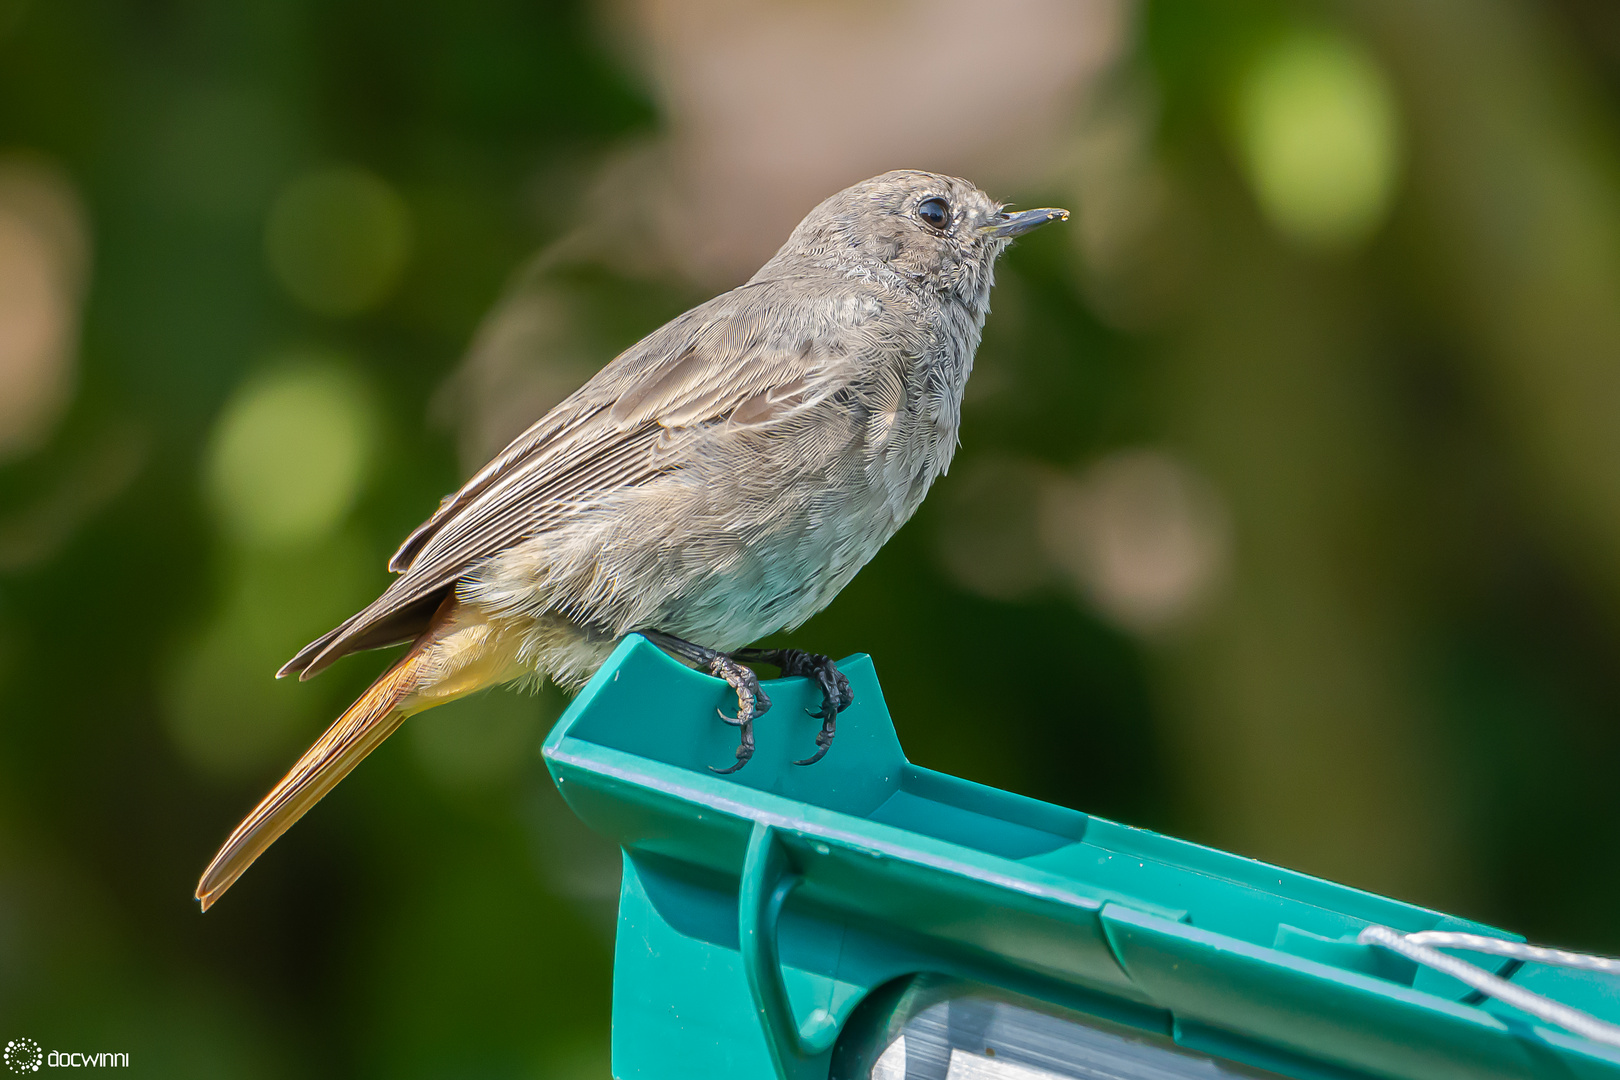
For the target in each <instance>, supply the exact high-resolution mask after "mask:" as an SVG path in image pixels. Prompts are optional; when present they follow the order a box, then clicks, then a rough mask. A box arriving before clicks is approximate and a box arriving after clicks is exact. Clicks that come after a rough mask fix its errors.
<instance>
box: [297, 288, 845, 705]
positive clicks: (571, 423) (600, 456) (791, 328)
mask: <svg viewBox="0 0 1620 1080" xmlns="http://www.w3.org/2000/svg"><path fill="white" fill-rule="evenodd" d="M803 296H804V291H803V290H799V291H797V292H796V293H795V291H792V290H785V289H783V288H782V287H781V285H780V283H777V282H771V281H764V282H756V283H751V284H749V285H745V286H743V287H741V288H739V289H734V290H732V291H731V292H729V293H725V294H723V295H721V296H718V297H716V298H715V299H713V300H711V301H709V302H708V303H706V304H703V305H700V306H699V307H696V308H693V309H692V310H691V311H689V312H687V313H686V314H684V315H682V316H680V317H679V318H677V319H675V320H673V321H672V322H670V323H668V324H666V325H665V326H664V327H662V328H661V329H659V330H656V331H654V332H653V333H652V334H650V335H649V336H648V337H646V338H645V339H643V340H642V341H641V342H640V343H638V344H637V345H635V346H632V347H631V348H630V349H628V350H626V351H625V352H624V353H622V354H620V355H619V357H618V358H617V359H615V360H614V361H613V362H612V363H610V364H609V365H608V366H607V367H605V368H603V369H602V370H601V371H600V372H598V373H597V374H596V375H595V376H594V377H593V378H592V379H591V380H590V382H588V383H586V384H585V386H583V387H582V388H580V390H579V391H578V392H576V393H575V394H574V395H573V396H572V397H570V398H568V399H567V400H565V401H563V402H562V403H561V404H559V405H558V406H557V407H556V408H555V409H553V410H552V411H551V412H550V413H548V414H546V416H544V417H543V418H542V419H541V420H540V421H538V422H537V423H536V424H535V425H534V426H533V427H531V428H529V430H528V431H526V432H524V433H523V434H522V435H520V436H518V438H517V439H516V440H514V441H513V442H512V444H511V445H510V446H508V447H507V448H506V449H505V450H503V451H502V452H501V453H500V454H499V455H498V456H497V457H496V458H495V459H494V460H493V461H491V462H490V463H489V464H488V465H486V466H485V467H484V468H483V469H481V470H479V472H478V473H477V475H475V476H474V477H473V478H472V479H471V480H469V481H468V482H467V483H466V484H465V485H464V486H463V487H462V488H461V489H460V490H459V491H457V492H456V493H455V494H454V495H451V496H450V497H449V498H447V499H445V500H444V502H442V503H441V504H440V506H439V509H438V510H437V511H436V512H435V513H434V514H433V516H432V517H431V518H429V519H428V521H427V522H426V523H424V524H423V525H422V526H421V527H420V528H418V529H417V530H416V531H415V532H413V533H412V534H411V536H410V537H409V538H408V539H407V540H406V541H405V543H404V544H403V545H402V546H401V547H400V549H399V551H398V552H397V553H396V554H395V556H394V559H393V561H392V562H391V563H390V567H391V568H392V569H395V570H397V571H400V572H401V576H400V577H399V578H398V579H397V580H396V581H394V582H393V584H391V585H390V586H389V587H388V589H387V590H386V591H385V592H384V593H383V594H382V595H381V596H379V597H378V598H377V599H376V601H374V602H373V603H372V604H371V605H370V606H369V607H367V608H366V609H365V610H363V611H361V612H359V613H358V614H356V615H355V616H353V617H352V618H350V619H349V620H348V621H346V622H345V623H343V624H342V625H341V626H338V627H337V628H335V629H334V630H332V631H331V632H330V633H328V634H326V635H325V636H323V637H321V638H319V639H317V640H316V641H313V642H311V643H310V644H309V645H308V646H306V647H305V648H304V649H303V650H302V651H301V652H300V653H299V654H298V655H297V656H295V657H294V658H293V659H292V660H290V661H289V662H288V663H287V665H286V666H285V667H283V668H282V669H281V672H280V674H282V675H287V674H292V673H294V672H297V673H298V674H299V676H300V678H306V679H307V678H309V677H310V676H312V675H314V674H316V673H317V672H319V671H320V670H322V669H323V668H325V667H326V666H327V665H328V664H330V663H331V662H332V661H333V660H336V659H337V658H338V657H340V656H342V655H344V654H345V653H348V652H352V651H355V650H357V649H363V648H376V647H380V646H382V645H387V644H393V643H394V642H397V641H401V640H405V639H406V638H409V637H413V636H415V633H416V632H418V631H419V629H420V627H418V626H417V624H418V623H421V624H422V625H424V626H425V621H426V619H427V617H428V616H430V615H431V613H432V609H433V608H434V607H436V606H437V604H438V601H439V600H440V599H441V598H442V597H443V596H444V594H445V592H446V590H448V589H449V588H451V587H452V586H453V585H454V583H455V582H456V580H457V579H458V578H460V577H461V576H462V575H463V574H465V573H466V572H467V571H468V570H469V569H471V568H472V567H473V566H475V565H476V564H477V563H479V562H480V561H481V560H483V559H485V558H488V557H489V556H491V555H494V554H496V553H498V552H500V551H502V550H504V549H505V548H507V547H509V546H510V545H512V544H513V543H515V542H517V541H519V540H521V539H524V538H527V537H530V536H535V535H538V534H539V533H541V532H544V531H545V530H546V528H547V526H548V523H550V522H553V521H555V520H556V519H557V518H558V517H559V516H561V515H562V514H565V513H567V512H568V510H569V508H570V507H572V506H577V505H578V504H579V503H581V502H583V501H587V500H589V499H590V498H592V496H593V495H595V494H597V493H600V492H602V491H605V490H611V489H613V488H617V487H620V486H624V485H632V484H637V483H641V482H645V481H646V480H648V479H650V478H652V477H653V476H656V475H658V474H659V473H661V472H663V471H665V470H667V469H668V468H669V463H668V462H667V461H665V460H663V459H662V458H661V456H660V454H659V452H658V450H659V444H660V439H661V438H662V437H664V436H665V435H666V434H667V433H668V432H669V431H671V430H673V429H682V428H693V427H701V426H703V425H707V424H713V423H719V422H722V421H729V422H732V423H739V424H758V423H768V422H770V421H771V420H773V419H776V418H778V417H780V416H782V415H785V413H786V412H788V411H793V410H797V409H798V408H800V407H803V406H805V405H807V404H809V403H811V401H812V400H813V399H814V398H816V397H818V396H819V393H818V390H817V388H818V387H826V386H828V385H830V384H831V383H832V382H835V381H836V380H826V379H821V378H818V377H817V376H818V375H821V374H825V373H826V372H827V371H828V369H829V366H830V365H832V364H836V363H840V362H841V361H842V359H843V357H842V356H841V355H840V352H841V351H840V350H838V349H836V348H835V347H834V346H833V343H832V342H830V341H829V340H828V336H829V335H827V334H826V332H825V331H824V330H818V329H817V326H818V324H819V325H820V326H822V327H825V326H826V325H828V323H827V321H826V320H823V319H817V318H814V317H812V315H811V313H809V312H808V311H807V310H806V309H805V308H803V307H801V308H799V309H798V310H795V309H794V306H795V305H804V304H806V303H807V301H805V300H804V299H802V297H803Z"/></svg>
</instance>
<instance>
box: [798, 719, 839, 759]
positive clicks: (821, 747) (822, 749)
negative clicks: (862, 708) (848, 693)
mask: <svg viewBox="0 0 1620 1080" xmlns="http://www.w3.org/2000/svg"><path fill="white" fill-rule="evenodd" d="M835 715H836V714H835ZM835 734H836V732H835V731H834V730H833V722H832V721H831V720H828V721H827V722H826V723H825V724H823V725H822V728H821V731H819V732H818V733H817V734H816V752H815V753H813V754H811V755H810V756H809V757H807V758H805V759H804V760H803V761H795V762H794V763H793V764H795V765H814V764H815V763H816V762H818V761H820V760H821V759H822V758H824V757H826V756H827V751H828V750H831V749H832V741H833V735H835Z"/></svg>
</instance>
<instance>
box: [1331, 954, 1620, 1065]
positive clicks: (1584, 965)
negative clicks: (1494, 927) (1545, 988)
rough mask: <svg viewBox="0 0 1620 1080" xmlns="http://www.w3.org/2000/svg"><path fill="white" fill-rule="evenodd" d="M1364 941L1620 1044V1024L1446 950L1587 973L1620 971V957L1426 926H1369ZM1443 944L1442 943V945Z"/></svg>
mask: <svg viewBox="0 0 1620 1080" xmlns="http://www.w3.org/2000/svg"><path fill="white" fill-rule="evenodd" d="M1356 940H1357V941H1359V942H1360V943H1361V944H1363V945H1378V946H1381V947H1383V948H1385V949H1388V950H1390V951H1391V952H1395V953H1399V954H1400V955H1402V956H1404V957H1406V958H1407V959H1408V960H1412V961H1415V962H1416V963H1419V964H1422V965H1424V966H1425V967H1430V968H1433V969H1434V970H1436V971H1438V972H1441V973H1442V974H1445V975H1450V976H1451V977H1452V978H1454V979H1456V980H1457V981H1458V982H1461V983H1466V984H1467V985H1468V986H1471V987H1473V988H1474V989H1475V990H1478V991H1479V992H1480V993H1482V994H1487V995H1489V996H1491V997H1493V998H1496V999H1497V1000H1498V1001H1502V1002H1505V1003H1507V1004H1509V1005H1512V1006H1513V1007H1514V1008H1516V1009H1519V1010H1521V1011H1523V1012H1526V1013H1529V1014H1530V1015H1531V1016H1534V1017H1536V1018H1537V1019H1538V1020H1545V1021H1546V1022H1547V1023H1549V1024H1556V1025H1557V1026H1559V1027H1561V1028H1563V1029H1564V1030H1565V1031H1571V1032H1574V1033H1575V1034H1577V1035H1582V1036H1585V1037H1586V1038H1588V1039H1591V1040H1592V1041H1593V1042H1598V1043H1603V1044H1604V1045H1605V1046H1615V1047H1620V1027H1617V1026H1616V1025H1614V1024H1610V1023H1607V1022H1605V1021H1603V1020H1599V1019H1598V1018H1597V1017H1595V1016H1592V1015H1590V1014H1589V1013H1584V1012H1582V1011H1581V1010H1579V1009H1573V1008H1571V1007H1569V1006H1568V1005H1565V1004H1562V1003H1561V1002H1557V1001H1554V1000H1552V999H1551V998H1548V997H1543V996H1542V995H1541V994H1537V993H1534V992H1532V991H1529V990H1526V989H1525V988H1524V987H1522V986H1518V985H1515V984H1514V983H1510V982H1508V981H1507V980H1506V979H1503V978H1499V977H1498V976H1496V975H1493V974H1492V973H1490V972H1489V971H1486V970H1485V969H1484V968H1481V967H1478V966H1476V965H1474V964H1470V963H1469V962H1468V961H1466V960H1463V959H1460V958H1458V957H1455V956H1448V955H1446V954H1445V953H1443V952H1441V951H1440V948H1441V947H1443V948H1448V949H1467V950H1469V951H1471V952H1484V953H1491V954H1493V955H1496V956H1509V957H1513V958H1514V959H1518V960H1529V961H1533V962H1535V963H1538V964H1556V965H1558V966H1560V967H1571V968H1580V969H1582V970H1585V971H1605V972H1620V960H1611V959H1608V958H1607V957H1601V956H1588V955H1586V954H1584V953H1572V952H1565V951H1564V950H1562V949H1544V948H1541V947H1539V946H1536V945H1524V944H1521V943H1520V942H1517V941H1503V940H1502V939H1500V938H1490V937H1484V936H1482V935H1479V934H1460V933H1451V932H1448V931H1439V930H1424V931H1420V932H1418V933H1416V934H1402V933H1400V932H1399V931H1396V930H1391V929H1390V928H1389V927H1387V926H1369V927H1367V928H1366V929H1365V930H1363V931H1362V932H1361V934H1360V935H1359V936H1358V937H1357V938H1356ZM1437 946H1438V947H1437Z"/></svg>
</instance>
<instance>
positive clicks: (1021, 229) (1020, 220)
mask: <svg viewBox="0 0 1620 1080" xmlns="http://www.w3.org/2000/svg"><path fill="white" fill-rule="evenodd" d="M1068 219H1069V212H1068V211H1067V210H1059V209H1057V208H1056V207H1051V206H1048V207H1046V208H1044V209H1041V210H1020V211H1019V212H1018V213H1016V214H1007V213H1002V214H997V215H996V216H995V217H994V218H991V219H990V220H989V221H988V222H986V223H985V224H983V225H980V226H979V235H980V236H988V237H991V238H993V239H996V240H1010V239H1012V238H1013V237H1015V236H1023V235H1024V234H1025V233H1027V232H1029V231H1030V230H1031V229H1038V228H1040V227H1041V226H1042V225H1045V224H1046V223H1047V222H1048V221H1067V220H1068Z"/></svg>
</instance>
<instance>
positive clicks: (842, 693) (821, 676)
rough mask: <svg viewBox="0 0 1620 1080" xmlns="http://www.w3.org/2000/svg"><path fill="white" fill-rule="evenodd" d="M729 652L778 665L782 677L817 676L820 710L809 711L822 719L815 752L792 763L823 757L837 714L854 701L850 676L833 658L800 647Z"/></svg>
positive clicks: (835, 728) (748, 661) (739, 657)
mask: <svg viewBox="0 0 1620 1080" xmlns="http://www.w3.org/2000/svg"><path fill="white" fill-rule="evenodd" d="M730 655H731V658H732V659H733V660H741V661H742V662H743V663H745V664H771V665H772V666H774V667H778V668H780V669H781V670H782V675H783V676H784V677H788V678H791V677H793V676H804V677H807V678H811V679H814V680H816V683H817V685H819V686H820V687H821V711H820V712H812V713H810V715H811V716H814V717H815V718H816V719H818V720H820V721H821V730H820V731H819V732H817V733H816V752H815V753H814V754H812V755H810V756H809V757H807V758H805V759H804V760H803V761H795V762H794V764H795V765H814V764H815V763H816V762H818V761H820V760H821V759H822V758H823V757H825V756H826V754H827V751H828V750H829V749H830V748H831V747H832V741H833V736H834V735H836V734H838V714H839V713H841V712H843V711H844V710H845V709H847V708H849V707H850V705H851V704H853V703H854V701H855V694H854V692H853V691H851V690H850V688H849V680H848V679H846V678H844V673H843V672H842V671H839V670H838V668H837V666H836V665H834V664H833V662H832V660H830V659H829V658H827V657H825V656H822V655H821V654H820V653H808V652H803V651H802V650H799V649H738V650H736V651H735V652H733V653H731V654H730ZM805 712H810V710H809V709H806V710H805Z"/></svg>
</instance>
